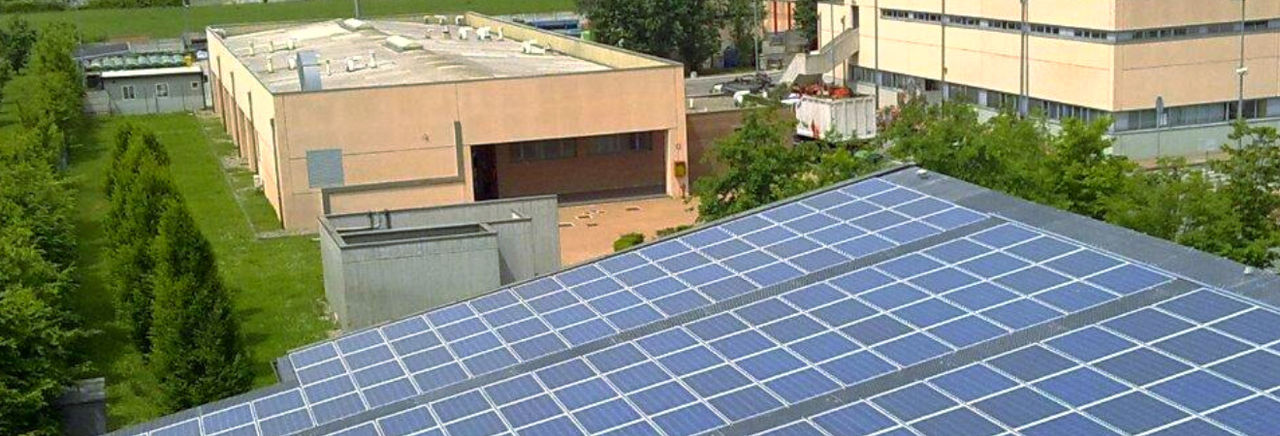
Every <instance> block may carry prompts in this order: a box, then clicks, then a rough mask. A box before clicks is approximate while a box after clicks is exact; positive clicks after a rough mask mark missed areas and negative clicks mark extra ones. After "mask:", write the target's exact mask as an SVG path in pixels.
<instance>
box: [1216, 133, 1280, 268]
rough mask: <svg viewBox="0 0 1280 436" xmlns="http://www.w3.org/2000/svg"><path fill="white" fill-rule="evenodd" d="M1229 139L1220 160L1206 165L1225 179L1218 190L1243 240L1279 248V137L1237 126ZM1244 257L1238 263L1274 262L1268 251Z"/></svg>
mask: <svg viewBox="0 0 1280 436" xmlns="http://www.w3.org/2000/svg"><path fill="white" fill-rule="evenodd" d="M1230 139H1231V142H1230V143H1227V144H1226V145H1223V146H1222V152H1223V154H1224V155H1225V156H1224V158H1222V159H1217V160H1214V161H1212V162H1210V164H1209V167H1210V168H1211V169H1213V171H1214V172H1215V173H1217V174H1219V175H1221V176H1222V177H1223V178H1224V179H1225V180H1224V182H1223V184H1222V186H1221V187H1220V188H1219V189H1220V190H1221V191H1222V193H1223V194H1224V195H1226V196H1227V198H1229V199H1230V200H1231V205H1232V209H1233V210H1234V211H1235V212H1236V214H1237V215H1238V216H1239V217H1240V222H1241V224H1242V225H1243V226H1244V228H1243V231H1244V236H1245V238H1247V239H1248V240H1252V241H1257V242H1259V243H1263V244H1266V247H1277V246H1280V224H1278V223H1280V133H1277V131H1276V129H1275V128H1273V127H1265V126H1259V127H1251V126H1248V125H1246V124H1243V123H1237V124H1236V126H1235V130H1234V131H1233V132H1232V134H1231V136H1230ZM1237 143H1238V144H1239V146H1236V144H1237ZM1247 253H1248V254H1245V255H1243V256H1244V259H1243V260H1242V261H1243V262H1245V263H1249V264H1251V265H1257V266H1269V265H1271V264H1272V263H1273V262H1275V261H1276V259H1277V255H1276V253H1275V252H1273V251H1271V250H1260V249H1256V248H1255V249H1254V250H1249V251H1247Z"/></svg>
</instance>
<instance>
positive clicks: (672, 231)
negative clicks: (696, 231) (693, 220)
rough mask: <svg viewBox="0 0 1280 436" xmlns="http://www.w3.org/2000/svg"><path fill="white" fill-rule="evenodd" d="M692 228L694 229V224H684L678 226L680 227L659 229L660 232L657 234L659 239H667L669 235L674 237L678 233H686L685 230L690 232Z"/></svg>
mask: <svg viewBox="0 0 1280 436" xmlns="http://www.w3.org/2000/svg"><path fill="white" fill-rule="evenodd" d="M690 228H693V225H692V224H682V225H678V226H675V227H667V228H665V229H658V231H657V232H656V233H657V234H658V237H659V238H665V237H667V236H668V235H674V234H676V233H680V232H683V231H685V230H689V229H690Z"/></svg>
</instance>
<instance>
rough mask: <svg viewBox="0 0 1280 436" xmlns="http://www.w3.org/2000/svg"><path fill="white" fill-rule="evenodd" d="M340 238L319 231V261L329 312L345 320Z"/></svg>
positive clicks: (345, 304) (345, 302)
mask: <svg viewBox="0 0 1280 436" xmlns="http://www.w3.org/2000/svg"><path fill="white" fill-rule="evenodd" d="M339 240H340V236H338V235H337V234H335V233H333V232H332V231H327V230H326V229H324V228H321V229H320V261H321V264H322V265H324V298H325V301H327V302H328V303H329V311H330V312H333V313H334V314H335V315H336V316H337V317H338V319H347V301H346V298H345V295H344V294H345V292H344V291H345V289H346V283H345V282H344V278H343V270H344V266H343V260H342V249H341V248H339V247H338V241H339Z"/></svg>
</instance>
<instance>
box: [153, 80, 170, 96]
mask: <svg viewBox="0 0 1280 436" xmlns="http://www.w3.org/2000/svg"><path fill="white" fill-rule="evenodd" d="M168 96H169V84H168V83H157V84H156V97H168Z"/></svg>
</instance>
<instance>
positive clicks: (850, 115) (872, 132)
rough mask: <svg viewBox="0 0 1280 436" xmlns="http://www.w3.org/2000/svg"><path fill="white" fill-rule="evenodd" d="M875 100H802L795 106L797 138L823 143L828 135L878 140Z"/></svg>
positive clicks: (823, 98) (867, 98)
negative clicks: (836, 134) (833, 133)
mask: <svg viewBox="0 0 1280 436" xmlns="http://www.w3.org/2000/svg"><path fill="white" fill-rule="evenodd" d="M875 104H876V103H875V98H873V97H871V96H868V95H855V96H852V97H844V98H835V99H833V98H827V97H815V96H809V95H805V96H801V97H800V99H799V101H796V102H795V108H796V121H797V123H796V134H797V135H800V136H803V137H806V138H812V139H823V138H824V137H825V136H826V135H827V133H828V132H836V133H838V134H840V135H841V136H843V137H845V138H858V139H868V138H872V137H875V136H876V110H875Z"/></svg>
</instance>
